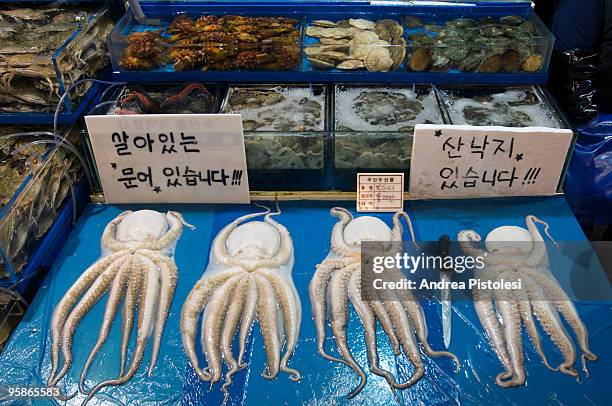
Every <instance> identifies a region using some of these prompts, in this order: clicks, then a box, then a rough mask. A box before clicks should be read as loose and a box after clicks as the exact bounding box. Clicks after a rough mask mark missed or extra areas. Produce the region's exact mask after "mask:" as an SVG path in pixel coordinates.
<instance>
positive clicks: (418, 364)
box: [384, 300, 425, 389]
mask: <svg viewBox="0 0 612 406" xmlns="http://www.w3.org/2000/svg"><path fill="white" fill-rule="evenodd" d="M384 305H385V308H386V309H387V312H388V313H389V317H390V318H391V322H392V323H393V326H394V327H395V333H396V334H397V338H398V340H399V342H400V344H401V346H402V348H403V350H404V353H405V354H406V356H407V357H408V359H409V360H410V362H412V364H413V365H414V372H413V374H412V376H410V378H408V380H407V381H405V382H402V383H396V384H395V385H394V387H395V388H396V389H406V388H409V387H411V386H412V385H414V384H415V383H417V382H418V381H419V379H421V378H422V377H423V375H424V374H425V366H424V365H423V360H422V359H421V355H420V354H419V348H418V347H417V343H416V338H415V337H414V333H413V332H412V328H411V327H410V322H409V321H408V315H407V314H406V311H405V310H404V306H402V304H401V303H400V302H399V301H398V300H387V301H385V302H384Z"/></svg>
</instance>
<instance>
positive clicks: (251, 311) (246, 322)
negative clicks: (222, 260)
mask: <svg viewBox="0 0 612 406" xmlns="http://www.w3.org/2000/svg"><path fill="white" fill-rule="evenodd" d="M245 279H248V283H249V286H248V289H247V293H246V300H245V302H244V308H243V309H242V320H241V321H240V336H239V350H238V367H239V368H240V369H243V368H246V367H247V365H246V364H244V363H243V362H242V360H243V358H244V353H245V351H246V342H247V338H248V336H249V333H250V331H251V327H252V326H253V320H255V313H256V311H257V284H256V283H255V279H254V277H253V275H252V274H248V275H246V276H245Z"/></svg>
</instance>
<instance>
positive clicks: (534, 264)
mask: <svg viewBox="0 0 612 406" xmlns="http://www.w3.org/2000/svg"><path fill="white" fill-rule="evenodd" d="M525 222H526V224H527V230H525V229H524V228H520V227H501V228H500V229H497V230H501V229H506V230H508V229H510V230H511V232H512V233H514V235H517V233H518V235H519V236H520V235H521V233H522V238H521V241H525V242H528V245H529V247H528V248H527V249H525V248H522V247H524V245H523V244H518V243H514V244H512V247H508V246H505V247H504V246H501V245H499V244H496V245H495V247H496V248H499V249H496V250H492V249H488V250H483V249H480V248H478V247H476V246H475V245H474V243H475V242H479V241H480V240H481V238H480V235H478V233H476V232H475V231H472V230H464V231H461V232H460V233H459V234H458V240H459V244H460V246H461V248H462V250H463V251H464V252H465V253H466V254H468V255H470V256H473V257H481V258H483V259H484V264H485V269H484V271H482V275H481V276H480V277H481V278H486V279H489V280H498V279H501V278H502V277H503V278H504V280H507V281H519V280H520V281H521V282H522V285H523V288H522V289H514V290H512V291H511V292H508V291H504V292H501V291H499V290H496V291H491V290H486V289H480V290H478V289H474V291H473V295H474V307H475V310H476V314H477V315H478V318H479V320H480V323H481V324H482V326H483V328H484V329H485V332H486V334H487V336H488V338H489V341H490V343H491V345H492V347H493V350H494V352H495V354H496V355H497V357H498V359H499V360H500V362H501V363H502V366H503V368H504V371H503V372H501V373H499V374H498V375H497V377H496V379H495V382H496V384H497V385H499V386H501V387H503V388H508V387H515V386H521V385H524V384H525V381H526V376H525V365H524V364H525V362H524V353H523V343H522V338H521V333H522V326H525V329H526V330H527V334H528V336H529V338H530V339H531V341H532V343H533V345H534V348H535V350H536V352H537V353H538V355H539V356H540V357H541V359H542V362H543V363H544V365H545V366H546V367H547V368H548V369H550V370H552V371H559V372H561V373H563V374H566V375H569V376H572V377H575V378H576V379H577V380H579V374H578V371H577V370H576V369H575V368H574V364H575V363H576V349H575V347H574V344H573V342H572V340H571V339H570V336H569V335H568V333H567V331H566V329H565V327H564V326H563V323H562V322H561V318H560V316H559V313H561V315H562V316H563V318H564V319H565V321H566V322H567V324H568V325H569V326H570V327H571V329H572V330H573V332H574V334H575V336H576V339H577V341H578V346H579V347H580V350H581V351H582V358H581V359H582V368H583V370H584V372H585V374H586V376H588V374H589V372H588V368H587V361H596V360H597V356H596V355H595V354H594V353H593V352H591V350H590V348H589V339H588V332H587V329H586V327H585V325H584V323H583V322H582V320H581V319H580V316H579V315H578V312H577V311H576V307H575V306H574V304H573V302H572V301H571V300H570V298H569V297H568V295H567V294H566V292H565V291H564V290H563V288H562V287H561V286H560V285H559V283H558V282H557V280H556V279H555V277H554V276H553V275H552V274H551V273H550V270H549V269H548V267H549V264H548V252H547V249H546V246H545V242H544V239H543V238H542V235H541V234H540V232H539V230H538V228H537V225H536V223H539V224H543V225H544V226H545V233H546V234H547V235H548V237H549V238H550V239H551V240H552V241H553V242H554V240H553V239H552V237H551V236H550V234H549V232H548V228H549V226H548V224H547V223H546V222H544V221H542V220H540V219H538V218H537V217H535V216H532V215H529V216H527V217H526V219H525ZM494 232H495V230H494V231H493V232H491V233H490V234H489V236H488V237H487V244H488V247H489V245H490V244H489V240H490V239H491V237H492V234H493V233H494ZM506 240H508V239H507V238H506ZM488 247H487V248H488ZM534 315H535V319H534V317H533V316H534ZM499 317H501V319H502V320H503V325H500V322H499V319H498V318H499ZM535 320H537V321H539V323H540V325H541V326H542V329H543V330H544V331H545V333H546V334H547V335H548V336H549V337H550V340H551V341H552V342H553V344H554V345H555V346H556V347H557V348H558V349H559V351H560V352H561V354H562V356H563V362H562V363H561V364H560V365H559V366H557V367H554V368H553V367H552V366H551V365H550V363H549V361H548V359H547V358H546V355H545V354H544V351H543V349H542V343H541V339H540V336H539V333H538V330H537V327H536V322H535Z"/></svg>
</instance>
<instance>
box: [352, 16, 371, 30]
mask: <svg viewBox="0 0 612 406" xmlns="http://www.w3.org/2000/svg"><path fill="white" fill-rule="evenodd" d="M349 24H350V25H351V26H353V27H355V28H359V29H360V30H373V29H374V28H375V27H376V23H375V22H374V21H370V20H365V19H363V18H355V19H353V18H351V19H350V20H349Z"/></svg>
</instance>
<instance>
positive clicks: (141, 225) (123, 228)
mask: <svg viewBox="0 0 612 406" xmlns="http://www.w3.org/2000/svg"><path fill="white" fill-rule="evenodd" d="M166 231H168V220H167V218H166V216H164V215H163V214H162V213H160V212H158V211H155V210H138V211H135V212H132V213H130V214H128V215H127V216H125V218H124V219H123V220H121V222H120V223H119V224H118V225H117V240H119V241H121V242H143V241H156V240H158V239H159V238H160V237H161V236H163V235H164V234H165V233H166Z"/></svg>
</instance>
